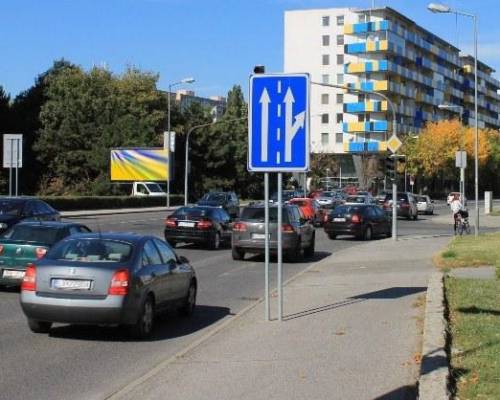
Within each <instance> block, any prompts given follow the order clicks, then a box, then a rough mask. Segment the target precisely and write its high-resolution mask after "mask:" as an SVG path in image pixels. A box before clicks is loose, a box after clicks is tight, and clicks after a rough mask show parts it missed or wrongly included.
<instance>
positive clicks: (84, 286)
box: [52, 279, 91, 290]
mask: <svg viewBox="0 0 500 400" xmlns="http://www.w3.org/2000/svg"><path fill="white" fill-rule="evenodd" d="M90 283H91V281H89V280H83V279H52V287H53V288H54V289H69V290H89V289H90Z"/></svg>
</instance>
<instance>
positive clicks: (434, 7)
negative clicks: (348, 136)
mask: <svg viewBox="0 0 500 400" xmlns="http://www.w3.org/2000/svg"><path fill="white" fill-rule="evenodd" d="M427 8H428V9H429V11H432V12H433V13H448V14H450V13H451V14H455V15H463V16H465V17H469V18H472V21H473V23H474V117H475V137H474V192H475V197H476V216H475V224H474V235H475V236H476V237H477V236H478V234H479V159H478V147H479V126H478V116H477V16H476V15H475V14H470V13H466V12H463V11H459V10H454V9H452V8H451V7H449V6H447V5H444V4H439V3H430V4H429V5H428V6H427Z"/></svg>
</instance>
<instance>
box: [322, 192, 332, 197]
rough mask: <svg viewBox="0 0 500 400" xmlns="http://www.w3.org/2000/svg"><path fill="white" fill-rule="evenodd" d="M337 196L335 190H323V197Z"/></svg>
mask: <svg viewBox="0 0 500 400" xmlns="http://www.w3.org/2000/svg"><path fill="white" fill-rule="evenodd" d="M333 196H335V192H323V193H321V197H333Z"/></svg>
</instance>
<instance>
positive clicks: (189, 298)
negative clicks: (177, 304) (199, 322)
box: [179, 280, 196, 317]
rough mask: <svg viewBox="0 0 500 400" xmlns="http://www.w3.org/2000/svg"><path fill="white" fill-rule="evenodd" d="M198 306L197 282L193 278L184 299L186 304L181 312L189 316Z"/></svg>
mask: <svg viewBox="0 0 500 400" xmlns="http://www.w3.org/2000/svg"><path fill="white" fill-rule="evenodd" d="M195 307H196V283H195V281H194V280H193V281H192V282H191V284H190V285H189V289H188V292H187V295H186V299H185V300H184V305H183V306H182V307H181V308H180V310H179V311H180V314H181V315H183V316H185V317H189V316H191V315H192V314H193V311H194V308H195Z"/></svg>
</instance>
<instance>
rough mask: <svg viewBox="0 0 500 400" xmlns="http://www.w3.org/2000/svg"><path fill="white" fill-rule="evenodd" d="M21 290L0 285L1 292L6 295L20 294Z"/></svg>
mask: <svg viewBox="0 0 500 400" xmlns="http://www.w3.org/2000/svg"><path fill="white" fill-rule="evenodd" d="M20 290H21V288H20V286H12V285H10V286H2V285H0V292H6V293H19V292H20Z"/></svg>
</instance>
